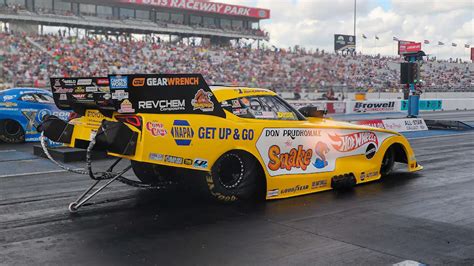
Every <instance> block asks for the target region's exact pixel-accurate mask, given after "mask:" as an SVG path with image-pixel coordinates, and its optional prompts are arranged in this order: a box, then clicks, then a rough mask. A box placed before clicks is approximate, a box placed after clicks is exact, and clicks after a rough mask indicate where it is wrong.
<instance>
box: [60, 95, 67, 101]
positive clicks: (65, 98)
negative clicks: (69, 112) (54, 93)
mask: <svg viewBox="0 0 474 266" xmlns="http://www.w3.org/2000/svg"><path fill="white" fill-rule="evenodd" d="M59 100H61V101H66V100H67V94H65V93H61V94H59Z"/></svg>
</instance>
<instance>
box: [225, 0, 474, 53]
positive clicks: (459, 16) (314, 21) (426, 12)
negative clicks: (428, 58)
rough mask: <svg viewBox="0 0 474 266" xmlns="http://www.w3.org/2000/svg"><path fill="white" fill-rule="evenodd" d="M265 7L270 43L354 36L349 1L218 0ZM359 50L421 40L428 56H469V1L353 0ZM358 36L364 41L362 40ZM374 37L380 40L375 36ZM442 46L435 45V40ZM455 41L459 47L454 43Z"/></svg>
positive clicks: (320, 43)
mask: <svg viewBox="0 0 474 266" xmlns="http://www.w3.org/2000/svg"><path fill="white" fill-rule="evenodd" d="M216 2H225V3H231V4H238V5H246V6H252V7H261V8H268V9H270V10H271V19H269V20H264V21H262V23H261V26H262V28H263V29H265V30H266V31H268V32H269V33H270V45H275V46H276V47H279V48H286V47H290V46H294V45H300V46H303V47H306V48H308V49H309V48H312V49H315V48H319V49H324V50H326V51H331V52H332V51H334V34H335V33H340V34H353V31H354V24H353V23H354V17H353V16H354V1H353V0H221V1H219V0H216ZM356 18H357V19H356V20H357V23H356V39H357V51H358V52H359V51H361V52H362V53H366V54H378V53H380V54H382V55H395V54H396V49H397V46H396V42H394V41H393V37H397V38H399V39H401V40H409V41H417V42H422V43H423V41H424V40H429V41H430V44H422V49H423V50H424V51H425V53H426V54H428V55H433V56H437V57H438V58H443V59H447V58H451V57H452V58H463V59H466V60H468V59H470V49H467V48H465V47H464V45H465V44H469V45H471V46H472V45H474V1H473V0H357V16H356ZM362 34H364V35H365V36H367V39H363V38H362ZM375 36H378V37H379V40H375ZM439 41H440V42H443V43H444V45H443V46H441V45H438V42H439ZM452 43H456V44H457V47H453V46H452Z"/></svg>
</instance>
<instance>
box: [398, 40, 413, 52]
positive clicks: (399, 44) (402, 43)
mask: <svg viewBox="0 0 474 266" xmlns="http://www.w3.org/2000/svg"><path fill="white" fill-rule="evenodd" d="M409 43H415V42H413V41H402V40H399V41H398V54H399V55H400V54H402V53H400V47H401V46H403V45H406V44H409Z"/></svg>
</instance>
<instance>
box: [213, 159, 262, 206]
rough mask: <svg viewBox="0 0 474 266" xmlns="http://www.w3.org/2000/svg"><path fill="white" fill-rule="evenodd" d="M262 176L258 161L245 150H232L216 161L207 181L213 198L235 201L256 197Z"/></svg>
mask: <svg viewBox="0 0 474 266" xmlns="http://www.w3.org/2000/svg"><path fill="white" fill-rule="evenodd" d="M261 178H262V176H261V170H260V167H259V165H258V161H256V160H255V159H254V158H253V157H252V156H250V155H248V154H247V153H245V152H243V151H231V152H227V153H225V154H224V155H222V156H221V157H220V158H219V159H218V160H217V161H216V162H215V163H214V165H213V166H212V169H211V171H210V173H209V174H207V176H206V182H207V186H208V189H209V192H210V194H211V195H212V197H213V198H215V199H217V200H218V201H223V202H233V201H240V200H249V199H254V198H256V197H257V196H258V189H259V188H260V184H261V182H259V181H261V180H260V179H261Z"/></svg>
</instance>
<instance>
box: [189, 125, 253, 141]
mask: <svg viewBox="0 0 474 266" xmlns="http://www.w3.org/2000/svg"><path fill="white" fill-rule="evenodd" d="M254 135H255V133H254V130H253V129H245V128H244V129H242V130H239V129H231V128H215V127H200V128H199V129H198V138H199V139H221V140H227V139H234V140H253V138H254Z"/></svg>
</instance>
